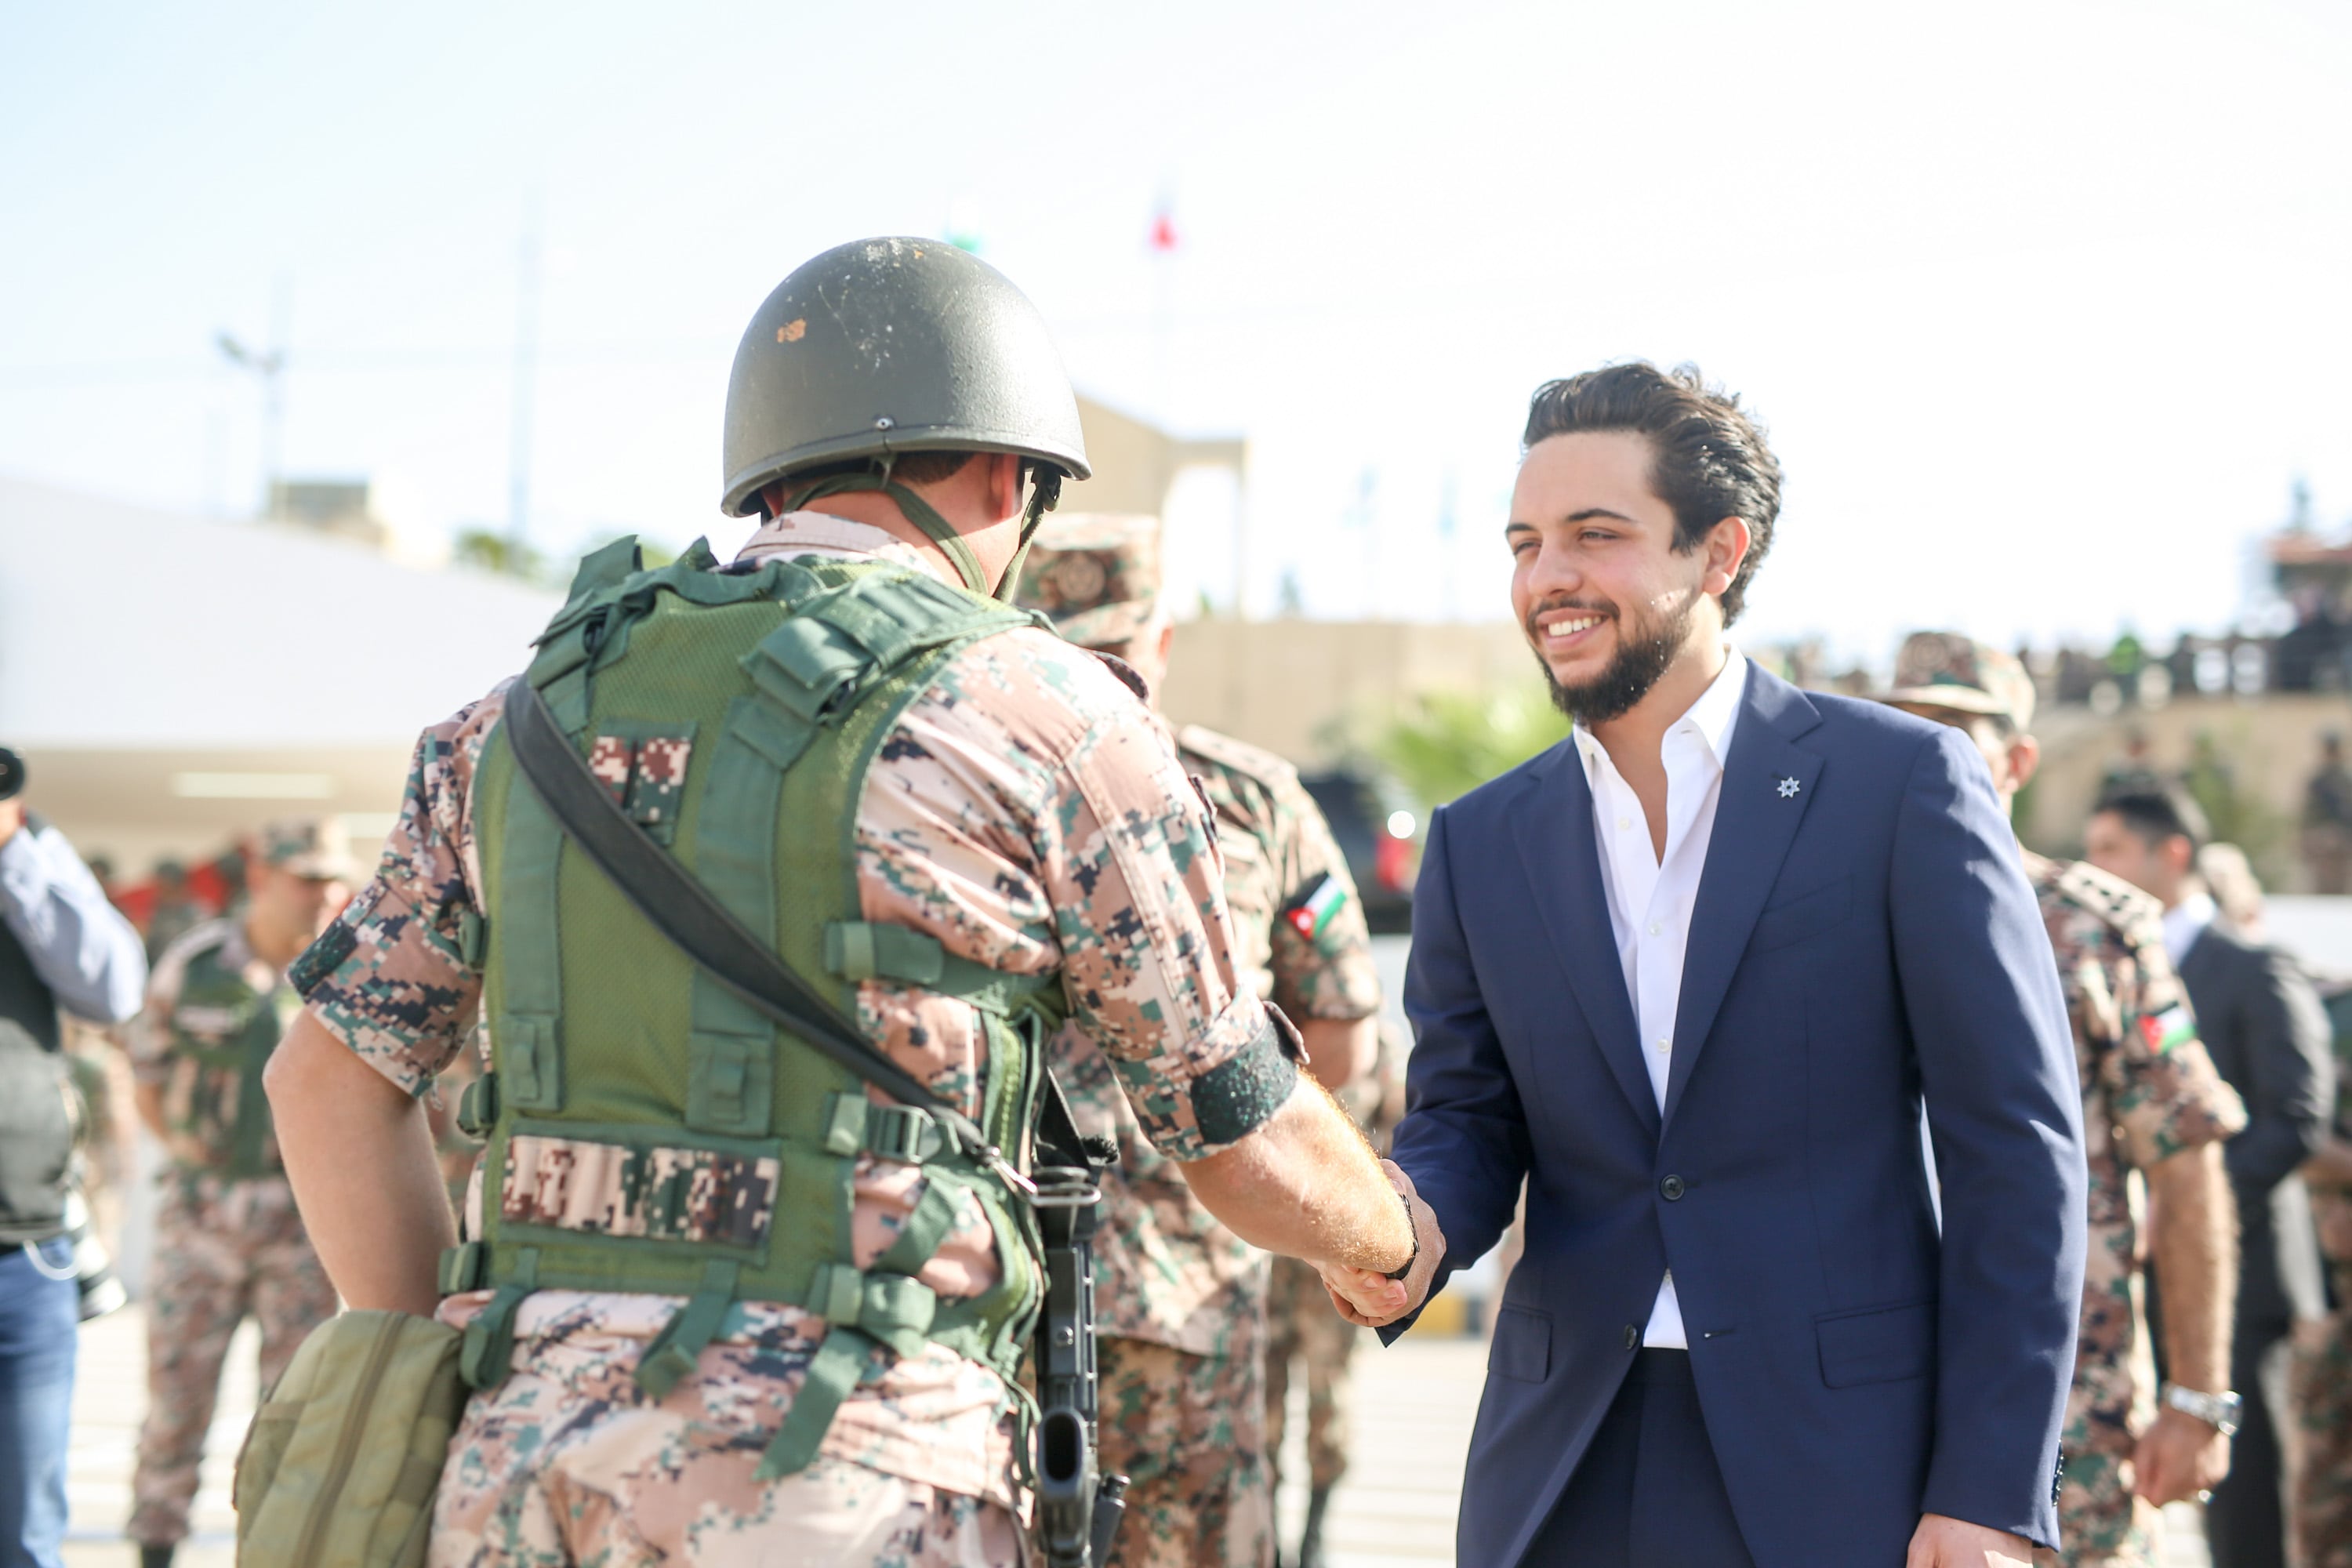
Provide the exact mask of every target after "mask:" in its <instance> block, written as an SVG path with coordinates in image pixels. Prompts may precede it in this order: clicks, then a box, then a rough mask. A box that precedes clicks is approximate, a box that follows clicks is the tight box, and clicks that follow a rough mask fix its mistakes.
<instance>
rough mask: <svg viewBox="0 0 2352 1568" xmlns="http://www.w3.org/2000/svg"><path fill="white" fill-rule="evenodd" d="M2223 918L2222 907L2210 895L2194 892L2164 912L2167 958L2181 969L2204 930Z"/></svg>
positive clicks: (2173, 965)
mask: <svg viewBox="0 0 2352 1568" xmlns="http://www.w3.org/2000/svg"><path fill="white" fill-rule="evenodd" d="M2220 919H2221V905H2219V904H2217V903H2215V902H2214V901H2213V895H2212V894H2210V893H2191V894H2189V896H2188V897H2187V898H2185V899H2183V900H2180V901H2179V903H2177V904H2175V905H2173V906H2172V907H2171V908H2170V909H2168V910H2165V911H2164V955H2165V956H2166V957H2167V958H2169V959H2170V960H2172V967H2173V968H2175V969H2179V967H2180V961H2181V960H2182V959H2184V958H2186V957H2188V956H2189V949H2190V948H2192V947H2195V946H2196V945H2197V939H2198V938H2199V937H2200V936H2203V935H2204V934H2205V928H2206V927H2207V926H2209V925H2211V924H2212V923H2213V922H2214V921H2217V920H2220Z"/></svg>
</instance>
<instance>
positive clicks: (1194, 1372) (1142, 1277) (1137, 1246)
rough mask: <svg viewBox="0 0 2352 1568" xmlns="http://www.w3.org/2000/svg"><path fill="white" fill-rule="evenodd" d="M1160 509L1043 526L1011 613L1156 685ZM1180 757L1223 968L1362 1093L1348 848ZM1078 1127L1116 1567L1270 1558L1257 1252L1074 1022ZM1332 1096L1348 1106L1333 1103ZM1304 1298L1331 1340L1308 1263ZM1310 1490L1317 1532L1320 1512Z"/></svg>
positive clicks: (1196, 756)
mask: <svg viewBox="0 0 2352 1568" xmlns="http://www.w3.org/2000/svg"><path fill="white" fill-rule="evenodd" d="M1019 598H1020V603H1021V604H1022V605H1024V607H1026V608H1029V609H1034V610H1040V611H1043V612H1044V613H1045V615H1047V616H1050V617H1051V618H1052V620H1053V622H1054V627H1055V630H1056V631H1058V632H1060V633H1061V634H1062V636H1063V637H1065V638H1066V639H1068V640H1069V641H1071V642H1074V643H1076V644H1078V645H1080V646H1081V647H1090V648H1094V649H1096V650H1097V651H1098V652H1103V653H1108V654H1110V655H1112V656H1113V657H1115V658H1119V659H1121V660H1123V661H1124V662H1125V663H1127V664H1128V665H1129V667H1131V668H1133V669H1134V670H1135V672H1136V673H1137V675H1138V676H1139V677H1140V678H1141V680H1142V682H1143V685H1144V687H1145V688H1146V689H1148V690H1150V691H1151V692H1153V693H1155V694H1156V693H1157V692H1158V691H1159V689H1160V683H1161V681H1162V679H1164V678H1165V676H1166V674H1167V668H1168V655H1169V650H1170V647H1171V645H1172V643H1173V641H1174V637H1175V621H1174V619H1173V617H1172V616H1171V615H1170V614H1169V611H1168V607H1167V605H1166V604H1165V603H1164V602H1163V599H1162V596H1161V594H1160V523H1159V520H1158V519H1156V518H1150V517H1117V516H1072V517H1066V518H1057V519H1055V520H1054V521H1052V522H1050V523H1048V524H1047V526H1046V527H1045V529H1044V530H1043V531H1040V532H1039V534H1038V536H1037V540H1036V542H1035V544H1034V547H1033V548H1032V550H1031V552H1030V556H1029V563H1028V568H1027V570H1026V571H1025V572H1024V574H1023V575H1022V579H1021V588H1020V595H1019ZM1176 747H1177V755H1178V756H1179V758H1180V759H1181V761H1182V763H1183V764H1184V768H1185V771H1186V772H1187V773H1191V774H1192V775H1193V779H1194V782H1195V784H1197V785H1198V787H1199V788H1200V790H1201V792H1202V796H1203V797H1204V798H1205V799H1206V800H1207V802H1208V803H1209V805H1210V806H1211V808H1212V809H1213V811H1214V812H1215V814H1216V825H1217V844H1218V847H1219V848H1220V850H1221V851H1222V852H1223V856H1224V862H1225V898H1226V900H1227V903H1228V905H1229V907H1230V908H1231V909H1232V910H1233V920H1234V944H1235V946H1234V968H1235V970H1236V971H1237V973H1239V974H1240V975H1241V976H1242V978H1243V979H1244V982H1245V984H1248V985H1249V986H1251V987H1252V988H1254V989H1255V991H1256V993H1257V994H1258V995H1259V996H1261V997H1264V998H1266V999H1269V1000H1271V1001H1273V1002H1274V1003H1275V1004H1276V1005H1277V1006H1279V1007H1281V1008H1282V1009H1283V1011H1284V1012H1286V1014H1288V1015H1289V1016H1291V1017H1292V1018H1294V1019H1295V1020H1297V1024H1298V1026H1299V1030H1300V1032H1301V1034H1303V1035H1304V1036H1305V1037H1306V1046H1307V1063H1308V1067H1309V1070H1311V1071H1312V1072H1313V1073H1314V1075H1315V1077H1316V1078H1317V1079H1318V1081H1320V1082H1321V1083H1322V1084H1323V1085H1324V1087H1325V1088H1327V1089H1331V1090H1332V1091H1333V1092H1334V1093H1341V1092H1343V1091H1344V1092H1346V1093H1348V1094H1352V1095H1354V1096H1355V1097H1356V1100H1357V1103H1356V1104H1353V1105H1350V1106H1349V1110H1350V1111H1351V1113H1354V1114H1357V1115H1358V1118H1359V1120H1361V1108H1362V1101H1363V1100H1364V1098H1365V1090H1366V1087H1367V1085H1368V1082H1369V1080H1370V1076H1371V1070H1372V1067H1373V1058H1374V1052H1375V1048H1376V1041H1375V1030H1376V1027H1377V1025H1376V1020H1375V1015H1376V1014H1377V1013H1378V1012H1379V1009H1380V980H1379V976H1378V974H1377V973H1375V972H1374V970H1373V967H1372V955H1371V939H1370V934H1369V933H1368V932H1367V931H1366V930H1365V926H1364V916H1363V910H1362V908H1361V906H1360V903H1359V901H1358V900H1357V897H1356V889H1355V884H1354V882H1353V881H1352V880H1351V879H1349V874H1348V867H1347V862H1346V860H1345V858H1343V857H1342V856H1341V854H1340V852H1339V846H1338V845H1337V844H1336V843H1334V842H1333V840H1332V837H1331V831H1330V828H1329V827H1328V826H1327V825H1326V824H1325V822H1324V820H1323V814H1322V813H1321V812H1320V811H1319V810H1318V809H1317V807H1316V805H1315V803H1314V801H1313V800H1312V799H1310V798H1309V797H1308V796H1307V792H1306V790H1305V789H1304V788H1302V787H1301V786H1300V784H1299V783H1298V774H1297V770H1296V769H1294V768H1292V767H1291V765H1290V764H1289V763H1286V762H1284V761H1282V760H1281V759H1280V758H1278V757H1276V756H1274V755H1273V754H1272V753H1270V752H1262V751H1260V750H1258V749H1257V748H1256V747H1255V746H1249V745H1244V744H1243V743H1242V742H1239V741H1235V740H1232V739H1230V738H1229V737H1226V736H1223V735H1220V734H1217V733H1216V732H1214V731H1209V730H1203V729H1202V728H1200V727H1199V726H1198V725H1187V726H1185V727H1184V728H1182V729H1181V730H1179V731H1176ZM1052 1059H1053V1064H1054V1068H1055V1073H1056V1075H1057V1076H1058V1077H1059V1078H1060V1079H1061V1081H1062V1084H1063V1086H1064V1088H1065V1089H1066V1091H1067V1092H1068V1094H1069V1097H1070V1100H1071V1105H1072V1109H1073V1110H1074V1111H1075V1112H1076V1116H1077V1120H1078V1125H1079V1127H1080V1128H1081V1129H1082V1130H1083V1131H1088V1132H1107V1133H1108V1134H1110V1135H1112V1136H1113V1137H1115V1138H1116V1139H1117V1140H1118V1150H1119V1163H1118V1168H1117V1169H1116V1170H1114V1171H1112V1172H1111V1173H1110V1174H1109V1176H1108V1178H1107V1179H1106V1180H1105V1182H1104V1194H1105V1198H1106V1202H1105V1205H1104V1209H1103V1216H1102V1226H1101V1231H1100V1233H1099V1235H1098V1236H1097V1240H1096V1244H1095V1247H1096V1252H1095V1258H1096V1274H1097V1287H1096V1300H1097V1303H1098V1305H1099V1311H1100V1314H1101V1331H1102V1333H1103V1335H1104V1336H1105V1337H1104V1338H1103V1340H1102V1341H1101V1366H1102V1409H1103V1467H1104V1468H1106V1469H1109V1470H1117V1471H1123V1472H1125V1473H1126V1474H1127V1476H1128V1477H1129V1479H1130V1481H1131V1482H1132V1486H1131V1489H1129V1493H1128V1516H1129V1518H1128V1524H1127V1528H1126V1530H1125V1531H1124V1532H1123V1533H1122V1534H1121V1536H1120V1538H1119V1542H1118V1552H1117V1554H1116V1556H1117V1561H1118V1562H1119V1563H1122V1564H1124V1565H1126V1568H1143V1565H1145V1564H1150V1565H1151V1568H1176V1565H1179V1564H1187V1565H1189V1564H1200V1565H1201V1568H1213V1565H1230V1568H1250V1565H1253V1564H1261V1563H1266V1562H1268V1561H1270V1560H1271V1559H1272V1557H1273V1555H1274V1546H1275V1542H1274V1533H1275V1532H1274V1511H1273V1490H1272V1482H1271V1479H1270V1475H1269V1467H1268V1463H1267V1449H1266V1432H1265V1420H1264V1413H1265V1358H1266V1344H1265V1334H1266V1289H1267V1277H1266V1265H1265V1258H1264V1257H1263V1256H1262V1255H1261V1254H1259V1253H1258V1252H1257V1251H1256V1250H1255V1248H1253V1247H1250V1246H1248V1245H1247V1244H1246V1243H1244V1242H1243V1241H1242V1240H1241V1239H1240V1238H1239V1237H1236V1236H1234V1234H1233V1232H1232V1231H1230V1230H1228V1229H1226V1228H1225V1227H1224V1226H1222V1225H1220V1224H1218V1223H1217V1221H1216V1220H1215V1218H1214V1217H1213V1216H1212V1215H1210V1214H1209V1212H1208V1210H1207V1209H1205V1208H1203V1207H1202V1205H1201V1204H1200V1202H1199V1201H1198V1200H1197V1199H1195V1198H1194V1197H1193V1196H1192V1194H1191V1192H1190V1191H1189V1190H1188V1189H1187V1188H1186V1186H1185V1184H1184V1180H1183V1177H1182V1176H1181V1174H1180V1173H1179V1172H1178V1170H1177V1168H1176V1166H1175V1164H1174V1163H1173V1162H1171V1161H1170V1160H1169V1159H1167V1158H1166V1157H1165V1156H1163V1155H1161V1154H1160V1153H1158V1152H1155V1151H1154V1150H1153V1149H1152V1148H1151V1146H1150V1142H1148V1141H1147V1140H1146V1139H1145V1138H1144V1137H1143V1136H1142V1132H1141V1129H1140V1128H1139V1126H1138V1124H1137V1122H1136V1119H1135V1115H1134V1112H1133V1111H1132V1110H1129V1107H1128V1105H1127V1102H1126V1100H1125V1097H1123V1096H1122V1095H1121V1094H1120V1093H1119V1092H1118V1084H1117V1082H1116V1081H1115V1080H1114V1079H1112V1077H1111V1071H1110V1064H1109V1062H1108V1059H1107V1058H1105V1057H1104V1055H1103V1054H1102V1052H1101V1051H1100V1050H1099V1049H1098V1048H1097V1047H1096V1045H1095V1044H1094V1042H1093V1041H1092V1040H1091V1039H1089V1038H1088V1037H1087V1034H1086V1033H1085V1031H1083V1030H1082V1029H1079V1028H1077V1027H1076V1026H1071V1027H1067V1028H1065V1029H1064V1030H1063V1031H1062V1033H1061V1035H1060V1036H1059V1037H1057V1038H1056V1039H1055V1042H1054V1049H1053V1054H1052ZM1343 1103H1347V1102H1346V1101H1345V1100H1343ZM1298 1267H1299V1268H1300V1269H1301V1270H1302V1272H1303V1273H1304V1274H1305V1276H1306V1278H1307V1282H1308V1286H1309V1288H1310V1289H1311V1292H1312V1309H1313V1310H1314V1311H1315V1312H1316V1313H1317V1314H1318V1318H1319V1319H1320V1320H1322V1321H1328V1322H1330V1323H1332V1324H1334V1325H1337V1327H1338V1329H1339V1331H1340V1332H1343V1333H1346V1334H1354V1333H1356V1332H1358V1331H1357V1330H1355V1329H1353V1328H1351V1327H1349V1326H1348V1325H1347V1324H1346V1323H1344V1322H1342V1321H1340V1319H1339V1315H1338V1314H1337V1313H1335V1312H1333V1311H1332V1310H1331V1305H1330V1298H1329V1297H1328V1294H1327V1293H1326V1292H1325V1291H1324V1289H1323V1287H1322V1284H1321V1282H1320V1280H1319V1279H1318V1278H1317V1276H1316V1274H1315V1271H1314V1270H1313V1269H1312V1268H1307V1266H1305V1265H1299V1266H1298ZM1322 1497H1323V1494H1322V1493H1319V1492H1318V1494H1317V1502H1316V1514H1315V1518H1314V1521H1311V1522H1310V1525H1309V1529H1310V1531H1312V1530H1314V1529H1315V1528H1317V1526H1318V1524H1319V1521H1320V1514H1321V1507H1322Z"/></svg>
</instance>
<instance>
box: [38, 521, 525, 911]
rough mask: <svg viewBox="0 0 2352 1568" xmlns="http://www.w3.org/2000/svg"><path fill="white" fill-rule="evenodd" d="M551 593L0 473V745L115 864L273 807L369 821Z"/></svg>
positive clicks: (238, 825)
mask: <svg viewBox="0 0 2352 1568" xmlns="http://www.w3.org/2000/svg"><path fill="white" fill-rule="evenodd" d="M559 597H560V596H559V595H554V594H551V593H548V592H546V591H543V590H541V589H537V588H533V587H530V586H528V585H526V584H520V583H516V582H513V581H510V580H508V579H504V578H500V577H497V576H493V575H490V574H486V573H480V572H474V571H468V570H465V569H462V568H450V569H441V570H427V569H423V568H420V567H416V566H413V565H404V564H402V563H397V562H394V561H391V560H387V559H386V558H385V557H383V555H381V554H378V553H376V552H374V551H373V550H370V549H367V548H365V547H363V546H361V545H356V544H352V543H347V542H341V541H339V540H336V539H333V538H330V537H321V536H318V535H314V534H310V533H307V532H305V531H302V530H299V529H297V528H292V527H285V526H273V525H268V524H260V523H227V522H210V521H205V520H203V519H199V518H193V517H186V516H181V515H176V514H173V513H169V512H163V511H156V510H150V509H147V508H144V507H139V506H132V505H127V504H123V503H121V502H115V501H109V500H98V499H95V498H92V497H89V496H83V495H77V494H74V493H71V492H68V491H65V490H59V489H51V488H49V487H47V486H44V485H37V484H32V483H27V482H25V481H22V480H14V479H0V745H6V746H9V747H12V748H14V749H16V751H18V752H22V753H24V755H25V758H26V767H27V771H28V773H29V774H30V780H31V782H30V785H29V787H28V789H27V792H26V798H27V799H28V800H29V801H30V802H31V803H32V804H33V805H34V806H35V808H36V809H37V810H39V811H41V812H42V813H44V814H45V815H47V816H49V817H51V818H52V819H54V820H55V821H56V822H58V825H59V826H62V827H64V828H65V830H66V831H67V833H68V834H69V835H71V836H72V837H73V838H74V839H75V841H76V842H77V843H78V844H79V846H80V847H81V848H82V849H83V850H84V851H85V852H86V853H97V852H100V851H104V852H108V853H110V854H112V855H113V856H115V857H116V858H117V860H118V864H119V865H120V866H121V869H122V870H123V871H124V872H125V873H127V874H130V875H131V876H133V877H135V876H136V875H137V874H138V873H139V872H140V871H141V870H142V869H143V864H144V859H145V858H147V857H152V856H153V855H157V854H162V853H173V854H190V853H204V852H206V851H208V850H213V849H217V848H220V847H225V845H226V841H227V840H228V839H230V838H232V837H235V836H236V835H237V834H239V833H242V832H247V831H249V830H250V829H251V828H252V827H254V826H257V825H258V824H259V823H260V822H262V821H265V820H267V819H268V818H269V817H271V816H285V815H292V814H309V813H338V814H341V815H344V816H350V817H352V819H353V820H352V826H353V828H354V829H355V830H359V831H360V832H361V833H362V834H364V833H365V832H366V831H367V830H368V829H369V828H372V827H373V828H375V829H377V830H380V829H381V826H382V822H383V817H384V816H386V815H387V814H389V813H390V812H391V811H392V810H393V809H394V806H395V805H396V804H397V802H398V798H399V788H400V783H401V779H402V777H403V776H404V772H405V769H406V765H407V761H408V755H409V752H410V749H411V747H412V746H413V745H414V744H415V739H416V733H417V731H419V730H420V729H422V728H423V727H424V726H425V725H426V724H428V723H431V722H433V721H436V720H438V719H441V718H444V717H446V715H448V714H449V713H451V712H453V711H455V710H457V708H459V707H461V706H463V705H464V704H465V703H467V702H468V701H471V700H474V699H475V698H477V697H478V696H480V695H481V694H482V693H483V692H484V691H485V690H487V689H488V688H489V687H490V686H491V685H492V684H493V683H495V682H496V681H497V680H498V679H499V678H500V677H501V676H503V675H507V674H510V673H512V672H513V671H515V670H517V669H520V668H521V667H522V665H523V664H524V663H525V661H526V660H527V659H528V658H529V645H530V639H531V637H534V636H535V635H537V633H538V631H539V629H540V627H541V626H543V625H545V624H546V621H547V618H548V617H549V616H551V615H552V614H553V613H554V610H555V606H556V604H557V602H558V599H559Z"/></svg>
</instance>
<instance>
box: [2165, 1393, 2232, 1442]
mask: <svg viewBox="0 0 2352 1568" xmlns="http://www.w3.org/2000/svg"><path fill="white" fill-rule="evenodd" d="M2164 1402H2165V1403H2166V1404H2167V1405H2170V1406H2172V1408H2174V1409H2175V1410H2179V1411H2182V1412H2184V1413H2186V1414H2188V1415H2194V1416H2195V1417H2197V1419H2198V1420H2200V1421H2202V1422H2204V1423H2205V1425H2207V1426H2210V1427H2212V1428H2213V1430H2215V1431H2216V1432H2219V1433H2221V1436H2224V1437H2234V1436H2237V1435H2238V1416H2239V1414H2240V1413H2241V1412H2242V1411H2243V1410H2244V1409H2245V1405H2246V1402H2245V1401H2244V1400H2242V1399H2241V1398H2239V1397H2238V1396H2237V1395H2236V1394H2200V1393H2198V1392H2197V1391H2196V1390H2195V1389H2193V1388H2183V1387H2181V1386H2180V1385H2179V1384H2177V1383H2168V1384H2165V1385H2164Z"/></svg>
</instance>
